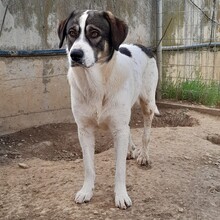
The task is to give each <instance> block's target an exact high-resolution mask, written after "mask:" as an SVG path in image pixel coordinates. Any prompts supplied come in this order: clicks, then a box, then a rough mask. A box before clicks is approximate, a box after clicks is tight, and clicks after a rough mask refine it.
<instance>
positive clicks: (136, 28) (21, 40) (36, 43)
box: [0, 0, 156, 134]
mask: <svg viewBox="0 0 220 220" xmlns="http://www.w3.org/2000/svg"><path fill="white" fill-rule="evenodd" d="M8 2H9V5H8V10H7V13H6V16H5V20H4V22H3V17H4V13H5V10H6V7H7V4H8ZM88 8H89V9H98V10H110V11H112V12H113V13H114V14H116V15H117V16H118V17H120V18H122V19H124V20H126V21H127V23H128V25H129V27H130V29H129V36H128V37H127V39H126V42H137V43H143V44H145V45H154V42H155V29H156V28H155V19H156V18H155V16H156V13H155V1H154V0H148V1H146V0H118V1H115V0H90V1H89V0H62V1H61V0H47V1H45V0H11V1H9V0H1V1H0V25H1V24H2V23H3V26H2V32H1V35H0V50H38V49H39V50H42V49H57V48H58V43H59V41H58V37H57V26H58V24H59V21H60V20H62V19H64V18H66V17H67V15H68V14H69V13H70V12H71V11H72V10H74V9H88ZM67 67H68V64H67V59H66V56H55V57H54V56H52V57H4V58H3V57H0V134H4V133H8V132H12V131H16V130H20V129H23V128H27V127H31V126H38V125H41V124H46V123H58V122H69V121H73V118H72V114H71V110H70V98H69V85H68V83H67V79H66V73H67Z"/></svg>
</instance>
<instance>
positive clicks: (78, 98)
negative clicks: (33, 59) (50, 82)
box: [58, 10, 158, 209]
mask: <svg viewBox="0 0 220 220" xmlns="http://www.w3.org/2000/svg"><path fill="white" fill-rule="evenodd" d="M127 32H128V27H127V25H126V24H125V23H124V22H123V21H122V20H120V19H118V18H117V17H115V16H114V15H113V14H112V13H111V12H105V11H101V12H100V11H93V10H88V11H73V12H72V13H71V14H70V15H69V17H68V18H67V19H65V20H64V21H62V22H61V23H60V25H59V28H58V35H59V38H60V44H59V47H62V45H63V42H64V39H65V38H66V40H67V54H68V60H69V71H68V80H69V84H70V89H71V106H72V111H73V115H74V118H75V121H76V123H77V125H78V136H79V141H80V145H81V147H82V152H83V159H84V169H85V179H84V184H83V186H82V188H81V190H80V191H79V192H77V194H76V197H75V201H76V203H83V202H87V201H89V200H90V199H91V198H92V195H93V189H94V181H95V168H94V145H95V138H94V131H95V129H96V128H97V126H99V127H103V128H108V129H110V131H111V133H112V134H113V138H114V146H115V150H116V173H115V205H116V206H117V207H119V208H122V209H126V208H127V207H129V206H131V204H132V202H131V199H130V198H129V196H128V193H127V189H126V157H128V158H137V162H138V164H140V165H148V164H149V155H148V143H149V139H150V129H151V122H152V119H153V116H154V113H158V109H157V106H156V104H155V91H156V87H157V81H158V70H157V65H156V60H155V58H154V56H153V54H152V52H151V51H150V50H149V49H147V48H145V47H144V46H141V45H133V44H129V45H128V44H123V45H121V43H122V42H123V41H124V40H125V38H126V36H127ZM136 101H138V102H139V103H140V105H141V108H142V112H143V117H144V133H143V138H142V139H143V146H142V147H141V148H139V149H137V148H136V147H135V145H134V144H133V142H132V139H131V133H130V128H129V121H130V116H131V107H132V106H133V105H134V103H135V102H136Z"/></svg>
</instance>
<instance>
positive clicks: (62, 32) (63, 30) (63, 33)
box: [57, 11, 75, 48]
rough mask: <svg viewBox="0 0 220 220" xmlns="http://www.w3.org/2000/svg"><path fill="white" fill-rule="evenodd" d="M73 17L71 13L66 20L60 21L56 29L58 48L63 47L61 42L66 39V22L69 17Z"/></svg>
mask: <svg viewBox="0 0 220 220" xmlns="http://www.w3.org/2000/svg"><path fill="white" fill-rule="evenodd" d="M74 15H75V12H74V11H73V12H72V13H71V14H70V15H69V17H68V18H66V19H65V20H63V21H61V22H60V24H59V27H58V29H57V33H58V36H59V38H60V43H59V48H61V47H62V46H63V41H64V39H65V37H66V34H67V33H66V25H67V23H68V21H69V20H70V18H71V17H73V16H74Z"/></svg>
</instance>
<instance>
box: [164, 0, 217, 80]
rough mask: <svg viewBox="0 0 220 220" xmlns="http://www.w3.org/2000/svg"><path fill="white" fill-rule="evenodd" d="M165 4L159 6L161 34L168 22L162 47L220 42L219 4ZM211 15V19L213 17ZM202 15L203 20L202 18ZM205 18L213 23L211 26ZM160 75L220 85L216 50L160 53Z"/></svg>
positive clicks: (203, 0) (206, 0)
mask: <svg viewBox="0 0 220 220" xmlns="http://www.w3.org/2000/svg"><path fill="white" fill-rule="evenodd" d="M193 2H194V3H195V4H196V5H197V6H198V7H199V8H201V9H202V11H203V12H201V10H199V9H198V8H197V7H196V6H195V5H193V4H192V3H191V2H190V1H188V0H179V1H174V0H166V1H164V2H163V3H164V4H163V30H164V31H165V30H166V28H167V26H168V23H169V21H170V19H171V18H172V22H171V25H170V27H169V28H168V29H167V33H166V35H165V37H164V39H163V46H178V45H187V46H189V45H195V44H200V43H210V42H220V26H219V25H217V23H218V24H219V23H220V12H219V10H220V2H219V1H216V4H215V5H214V4H213V1H212V0H193ZM213 11H214V17H213ZM204 13H205V14H206V16H205V15H204ZM207 17H209V18H211V19H214V20H215V21H216V23H213V22H211V21H210V19H208V18H207ZM163 74H164V75H165V76H169V77H171V78H173V79H174V80H176V79H178V78H181V79H194V78H196V77H198V76H200V77H202V78H203V79H204V80H205V81H210V80H216V81H217V82H219V83H220V47H214V48H213V47H206V48H197V49H191V50H189V49H187V50H179V51H178V50H176V51H172V50H171V51H164V52H163Z"/></svg>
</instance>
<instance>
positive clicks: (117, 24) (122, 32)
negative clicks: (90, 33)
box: [104, 11, 128, 50]
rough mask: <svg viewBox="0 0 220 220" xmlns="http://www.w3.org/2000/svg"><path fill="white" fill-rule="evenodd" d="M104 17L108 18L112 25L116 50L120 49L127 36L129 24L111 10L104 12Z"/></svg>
mask: <svg viewBox="0 0 220 220" xmlns="http://www.w3.org/2000/svg"><path fill="white" fill-rule="evenodd" d="M104 17H105V18H106V19H107V21H108V22H109V24H110V27H111V38H112V45H113V47H114V49H115V50H118V48H119V46H120V44H121V43H122V42H123V41H124V40H125V38H126V37H127V34H128V26H127V24H126V23H125V22H124V21H122V20H120V19H119V18H117V17H115V16H114V15H113V14H112V13H111V12H110V11H106V12H104Z"/></svg>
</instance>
